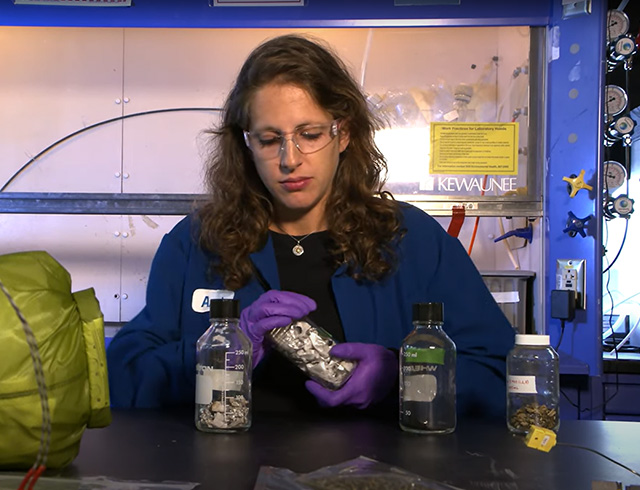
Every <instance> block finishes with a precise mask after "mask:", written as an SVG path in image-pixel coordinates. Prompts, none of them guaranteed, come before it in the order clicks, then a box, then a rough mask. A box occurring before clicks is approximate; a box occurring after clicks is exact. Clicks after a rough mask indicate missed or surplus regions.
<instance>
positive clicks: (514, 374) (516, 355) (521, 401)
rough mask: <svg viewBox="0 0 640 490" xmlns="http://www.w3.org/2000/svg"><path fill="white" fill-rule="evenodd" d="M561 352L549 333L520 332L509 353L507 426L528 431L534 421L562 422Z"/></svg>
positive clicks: (555, 427)
mask: <svg viewBox="0 0 640 490" xmlns="http://www.w3.org/2000/svg"><path fill="white" fill-rule="evenodd" d="M559 380H560V378H559V369H558V354H557V352H556V351H555V350H554V349H553V347H551V346H550V345H549V336H548V335H521V334H518V335H516V345H515V346H514V347H513V349H512V350H511V352H510V353H509V356H508V357H507V427H509V430H511V431H512V432H514V433H517V434H525V433H526V432H527V431H528V430H529V427H530V426H531V425H537V426H539V427H544V428H546V429H551V430H554V431H557V430H558V428H559V426H560V416H559V415H560V414H559V411H558V403H559V401H560V381H559Z"/></svg>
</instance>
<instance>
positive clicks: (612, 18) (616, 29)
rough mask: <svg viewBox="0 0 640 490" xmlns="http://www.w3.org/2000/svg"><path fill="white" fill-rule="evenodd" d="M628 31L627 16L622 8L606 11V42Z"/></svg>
mask: <svg viewBox="0 0 640 490" xmlns="http://www.w3.org/2000/svg"><path fill="white" fill-rule="evenodd" d="M627 32H629V17H627V14H625V13H624V12H623V11H622V10H617V9H613V10H609V12H607V42H611V41H613V40H614V39H616V38H617V37H619V36H622V35H623V34H626V33H627Z"/></svg>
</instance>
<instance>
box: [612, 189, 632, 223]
mask: <svg viewBox="0 0 640 490" xmlns="http://www.w3.org/2000/svg"><path fill="white" fill-rule="evenodd" d="M633 203H634V201H633V199H631V198H630V197H629V196H626V195H622V196H618V197H616V198H615V199H614V200H613V210H614V211H615V212H616V213H618V214H619V215H620V216H622V217H623V218H624V217H625V216H628V215H630V214H631V213H633Z"/></svg>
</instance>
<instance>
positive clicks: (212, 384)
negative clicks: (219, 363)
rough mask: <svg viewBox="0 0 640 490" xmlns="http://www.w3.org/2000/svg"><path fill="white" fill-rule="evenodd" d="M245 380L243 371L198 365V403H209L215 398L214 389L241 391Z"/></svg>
mask: <svg viewBox="0 0 640 490" xmlns="http://www.w3.org/2000/svg"><path fill="white" fill-rule="evenodd" d="M243 382H244V373H243V371H241V370H240V371H238V370H231V369H229V370H225V369H214V368H212V367H209V366H202V365H200V364H198V365H196V403H197V404H198V405H208V404H209V403H211V402H212V400H213V392H214V391H241V390H242V384H243Z"/></svg>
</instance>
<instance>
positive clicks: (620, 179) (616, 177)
mask: <svg viewBox="0 0 640 490" xmlns="http://www.w3.org/2000/svg"><path fill="white" fill-rule="evenodd" d="M626 180H627V169H626V168H625V167H624V165H622V164H621V163H620V162H616V161H615V160H607V161H606V162H604V182H605V184H604V185H605V189H606V190H607V191H609V192H611V191H615V190H616V189H618V188H620V187H622V186H623V185H624V183H625V182H626Z"/></svg>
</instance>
